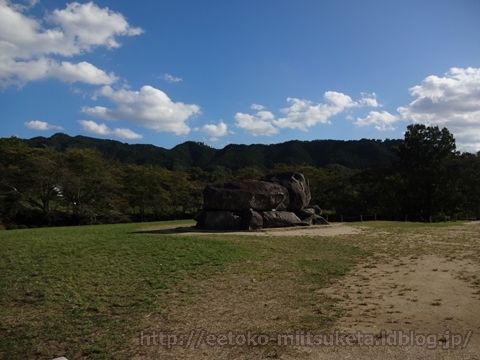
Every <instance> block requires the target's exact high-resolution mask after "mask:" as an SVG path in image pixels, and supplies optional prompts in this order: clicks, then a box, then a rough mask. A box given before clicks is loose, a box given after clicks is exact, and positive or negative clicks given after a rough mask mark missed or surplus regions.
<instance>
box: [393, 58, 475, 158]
mask: <svg viewBox="0 0 480 360" xmlns="http://www.w3.org/2000/svg"><path fill="white" fill-rule="evenodd" d="M410 94H411V95H412V96H413V97H414V98H415V99H414V100H413V101H412V102H411V103H410V104H408V105H407V106H403V107H399V108H398V109H397V110H398V112H399V114H400V115H401V117H402V118H404V119H407V120H412V121H414V122H417V123H423V124H427V125H438V126H441V127H442V126H445V127H447V128H448V129H449V130H451V131H452V132H453V134H454V135H455V138H456V140H457V142H458V144H459V146H460V148H462V149H464V150H468V151H478V150H480V68H473V67H469V68H451V69H450V70H449V71H448V72H447V73H445V74H444V75H443V76H437V75H430V76H428V77H426V78H425V79H424V80H423V81H422V83H421V84H419V85H416V86H414V87H412V88H410Z"/></svg>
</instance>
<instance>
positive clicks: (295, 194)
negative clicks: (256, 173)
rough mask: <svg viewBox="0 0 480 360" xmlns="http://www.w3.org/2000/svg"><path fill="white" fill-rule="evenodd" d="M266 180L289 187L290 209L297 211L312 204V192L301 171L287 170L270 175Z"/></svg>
mask: <svg viewBox="0 0 480 360" xmlns="http://www.w3.org/2000/svg"><path fill="white" fill-rule="evenodd" d="M264 180H266V181H271V182H274V183H277V184H280V185H282V186H284V187H285V188H287V189H288V193H289V198H290V201H289V204H288V208H287V209H288V210H291V211H297V210H300V209H303V208H304V207H306V206H308V204H310V200H311V199H312V194H311V192H310V185H309V183H308V180H307V179H306V178H305V176H303V174H301V173H295V172H287V173H282V174H275V175H269V176H267V177H265V179H264Z"/></svg>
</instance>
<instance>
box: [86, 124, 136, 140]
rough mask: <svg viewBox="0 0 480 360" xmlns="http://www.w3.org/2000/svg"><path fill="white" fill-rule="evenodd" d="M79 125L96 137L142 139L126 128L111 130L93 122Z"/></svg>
mask: <svg viewBox="0 0 480 360" xmlns="http://www.w3.org/2000/svg"><path fill="white" fill-rule="evenodd" d="M79 123H80V126H81V127H82V129H83V130H85V131H87V132H89V133H92V134H96V135H102V136H107V135H110V136H113V137H116V138H119V139H126V140H138V139H141V138H142V135H140V134H138V133H136V132H134V131H132V130H130V129H126V128H115V129H111V128H109V127H108V126H107V125H105V124H99V123H96V122H95V121H92V120H79Z"/></svg>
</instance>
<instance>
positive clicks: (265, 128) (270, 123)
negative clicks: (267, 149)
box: [235, 91, 379, 136]
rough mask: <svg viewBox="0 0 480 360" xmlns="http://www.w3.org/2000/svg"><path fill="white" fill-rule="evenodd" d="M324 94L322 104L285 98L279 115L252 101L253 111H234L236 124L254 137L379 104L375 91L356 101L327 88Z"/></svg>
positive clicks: (318, 121)
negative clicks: (276, 115) (285, 102)
mask: <svg viewBox="0 0 480 360" xmlns="http://www.w3.org/2000/svg"><path fill="white" fill-rule="evenodd" d="M323 97H324V100H325V101H324V102H321V103H314V102H312V101H310V100H307V99H298V98H287V103H288V104H289V106H287V107H285V108H283V109H281V110H280V113H281V114H282V116H281V117H278V118H277V117H275V115H274V114H273V113H272V112H270V111H266V110H265V107H264V106H262V105H258V104H253V105H252V106H251V109H252V110H254V111H255V113H254V114H245V113H240V112H239V113H237V114H235V120H236V125H237V127H239V128H242V129H244V130H247V131H248V132H250V133H252V134H253V135H254V136H259V135H274V134H277V133H278V131H279V129H280V128H288V129H300V130H303V131H307V130H308V128H310V127H312V126H315V125H318V124H327V123H329V122H330V119H331V118H332V117H334V116H335V115H338V114H340V113H342V112H344V111H346V110H348V109H350V108H355V107H378V106H379V104H378V102H377V99H376V96H375V94H362V97H361V98H360V100H358V101H354V100H353V99H352V98H351V97H350V96H348V95H346V94H343V93H341V92H336V91H327V92H325V93H324V96H323Z"/></svg>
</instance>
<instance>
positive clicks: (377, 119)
mask: <svg viewBox="0 0 480 360" xmlns="http://www.w3.org/2000/svg"><path fill="white" fill-rule="evenodd" d="M400 120H401V118H400V117H399V116H396V115H393V114H390V113H389V112H388V111H370V112H369V113H368V115H367V116H366V117H364V118H357V120H356V121H355V125H357V126H370V125H373V126H375V129H377V130H379V131H387V130H395V127H394V126H393V125H394V124H395V123H396V122H398V121H400Z"/></svg>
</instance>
